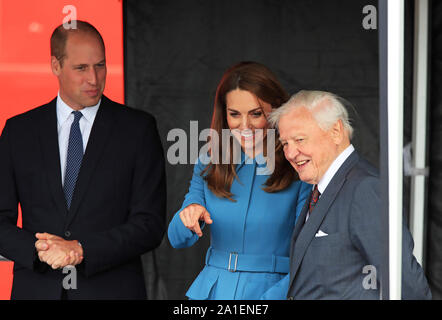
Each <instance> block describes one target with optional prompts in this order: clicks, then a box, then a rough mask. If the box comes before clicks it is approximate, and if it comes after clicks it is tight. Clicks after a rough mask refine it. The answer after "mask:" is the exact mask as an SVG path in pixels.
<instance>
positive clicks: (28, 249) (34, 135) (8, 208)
mask: <svg viewBox="0 0 442 320" xmlns="http://www.w3.org/2000/svg"><path fill="white" fill-rule="evenodd" d="M18 203H19V204H20V206H21V210H22V220H23V227H22V228H21V229H20V228H18V227H16V224H17V216H18V213H17V212H18V211H17V205H18ZM165 204H166V185H165V168H164V155H163V149H162V146H161V142H160V138H159V135H158V131H157V128H156V123H155V120H154V118H153V117H152V116H151V115H149V114H147V113H145V112H142V111H138V110H134V109H131V108H129V107H126V106H123V105H120V104H117V103H115V102H113V101H111V100H109V99H108V98H106V97H104V96H103V97H102V100H101V105H100V107H99V109H98V112H97V115H96V118H95V121H94V124H93V127H92V131H91V134H90V137H89V141H88V145H87V148H86V151H85V154H84V157H83V162H82V167H81V170H80V173H79V175H78V180H77V184H76V189H75V192H74V196H73V200H72V204H71V208H70V210H68V209H67V206H66V201H65V197H64V193H63V189H62V182H61V169H60V156H59V149H58V133H57V115H56V99H54V100H52V101H51V102H50V103H48V104H46V105H43V106H41V107H38V108H36V109H33V110H31V111H28V112H26V113H24V114H21V115H18V116H16V117H13V118H11V119H9V120H8V121H7V122H6V125H5V127H4V130H3V133H2V136H1V138H0V254H1V255H3V256H5V257H7V258H8V259H10V260H13V261H14V262H15V264H14V281H13V287H12V299H59V298H60V297H61V294H62V282H63V279H64V277H66V276H69V277H71V278H72V276H73V275H74V274H73V272H72V271H71V272H68V273H66V274H63V273H62V270H52V268H51V267H49V266H48V265H47V264H45V263H42V262H40V261H39V259H38V255H37V253H36V249H35V247H34V245H35V241H36V240H37V239H36V238H35V233H36V232H48V233H51V234H55V235H58V236H60V237H63V238H64V239H66V240H78V241H79V242H80V243H81V245H82V247H83V250H84V260H83V262H82V263H81V264H80V265H78V266H77V268H76V269H77V289H70V290H68V291H67V297H68V298H69V299H144V298H146V290H145V284H144V276H143V270H142V265H141V259H140V255H141V254H143V253H145V252H147V251H149V250H151V249H153V248H155V247H157V246H158V245H159V244H160V242H161V240H162V237H163V234H164V232H165Z"/></svg>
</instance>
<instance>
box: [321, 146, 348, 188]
mask: <svg viewBox="0 0 442 320" xmlns="http://www.w3.org/2000/svg"><path fill="white" fill-rule="evenodd" d="M354 150H355V148H354V147H353V145H352V144H350V145H349V146H348V147H347V148H345V150H344V151H342V152H341V153H340V154H339V156H338V157H337V158H336V159H335V160H334V161H333V162H332V164H331V165H330V167H328V169H327V171H326V172H325V174H324V176H323V177H322V178H321V180H320V181H319V183H318V190H319V192H320V193H321V194H323V193H324V191H325V188H327V186H328V184H329V183H330V181H331V179H332V178H333V177H334V175H335V174H336V172H337V171H338V170H339V168H340V167H341V166H342V164H343V163H344V162H345V160H347V158H348V157H349V156H350V155H351V154H352V152H353V151H354Z"/></svg>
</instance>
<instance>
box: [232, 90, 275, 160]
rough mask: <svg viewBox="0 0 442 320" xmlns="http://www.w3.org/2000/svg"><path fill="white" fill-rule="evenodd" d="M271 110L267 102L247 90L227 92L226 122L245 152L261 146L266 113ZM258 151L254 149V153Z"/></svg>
mask: <svg viewBox="0 0 442 320" xmlns="http://www.w3.org/2000/svg"><path fill="white" fill-rule="evenodd" d="M271 111H272V107H271V105H270V104H269V103H266V102H264V101H260V100H258V98H257V97H256V96H255V95H254V94H252V93H250V92H249V91H245V90H241V89H235V90H232V91H230V92H229V93H227V95H226V112H227V124H228V126H229V129H230V130H231V132H232V134H233V136H234V137H235V138H236V139H237V140H238V142H240V143H241V147H242V148H243V150H244V151H245V152H246V153H249V152H251V151H253V150H254V149H255V147H258V146H259V147H261V146H262V142H263V139H264V137H265V136H266V134H267V132H266V129H267V128H268V122H267V114H268V113H270V112H271ZM256 129H262V130H256ZM258 153H259V152H258V151H257V150H255V154H258Z"/></svg>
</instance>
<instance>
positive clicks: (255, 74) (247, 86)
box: [201, 62, 298, 201]
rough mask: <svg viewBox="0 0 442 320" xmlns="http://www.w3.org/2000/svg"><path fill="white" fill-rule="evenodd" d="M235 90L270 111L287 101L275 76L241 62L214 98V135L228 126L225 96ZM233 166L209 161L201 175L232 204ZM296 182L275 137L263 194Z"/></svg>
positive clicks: (249, 63)
mask: <svg viewBox="0 0 442 320" xmlns="http://www.w3.org/2000/svg"><path fill="white" fill-rule="evenodd" d="M235 89H241V90H245V91H248V92H250V93H252V94H254V95H255V96H256V97H257V98H258V99H259V100H262V101H264V102H267V103H269V104H270V105H271V106H272V108H279V106H281V105H282V104H283V103H285V102H287V100H288V98H289V96H288V94H287V93H286V92H285V90H284V89H283V88H282V86H281V84H280V83H279V81H278V79H277V78H276V76H275V75H274V74H273V73H272V72H271V71H270V70H269V69H268V68H267V67H266V66H264V65H262V64H260V63H257V62H240V63H238V64H236V65H234V66H232V67H231V68H229V69H228V70H227V71H226V72H225V73H224V75H223V77H222V78H221V81H220V83H219V85H218V88H217V90H216V95H215V105H214V110H213V116H212V125H211V128H212V129H213V130H215V131H216V132H217V134H218V137H221V135H222V130H223V129H229V127H228V124H227V111H226V95H227V94H228V93H229V92H230V91H232V90H235ZM223 147H225V146H223ZM230 147H232V142H230ZM230 150H232V148H231V149H230ZM219 152H220V151H219ZM229 154H230V158H231V160H232V157H233V156H232V154H233V152H229ZM235 167H236V165H235V164H234V163H233V161H229V163H228V164H225V163H222V162H221V163H216V164H214V163H212V162H210V163H209V164H208V165H207V167H206V168H205V169H204V170H203V172H202V173H201V175H202V176H203V177H204V179H205V180H206V181H207V184H208V187H209V189H210V190H211V191H212V192H213V193H214V194H215V195H217V196H218V197H224V198H227V199H229V200H232V201H234V200H233V199H232V196H233V194H232V193H231V192H230V189H231V187H232V183H233V179H235V178H238V177H237V176H236V170H235ZM297 179H298V175H297V174H296V172H295V170H294V169H293V168H292V167H291V165H290V163H289V162H288V161H287V160H286V159H285V157H284V153H283V149H282V145H281V143H280V142H279V139H278V137H276V141H275V169H274V171H273V173H272V174H271V175H270V177H269V178H268V179H267V181H266V182H265V187H264V188H263V190H264V191H266V192H278V191H280V190H283V189H285V188H287V187H288V186H289V185H290V184H291V183H292V182H293V181H295V180H297Z"/></svg>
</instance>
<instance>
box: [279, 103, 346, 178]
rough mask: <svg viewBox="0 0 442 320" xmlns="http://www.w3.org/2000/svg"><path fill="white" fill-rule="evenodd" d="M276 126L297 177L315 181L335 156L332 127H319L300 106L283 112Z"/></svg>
mask: <svg viewBox="0 0 442 320" xmlns="http://www.w3.org/2000/svg"><path fill="white" fill-rule="evenodd" d="M278 127H279V134H280V140H281V143H282V145H283V146H284V154H285V157H286V158H287V160H288V161H289V162H290V164H291V165H292V166H293V168H295V170H296V171H297V172H298V175H299V178H300V179H301V180H302V181H304V182H307V183H310V184H317V183H318V182H319V181H320V180H321V178H322V177H323V175H324V174H325V172H326V171H327V169H328V168H329V167H330V165H331V164H332V162H333V161H334V159H336V157H337V156H338V155H339V152H338V145H337V142H336V139H334V136H333V133H332V130H329V131H324V130H322V129H321V128H320V127H319V126H318V124H317V122H316V120H315V119H314V118H313V116H312V114H311V112H310V111H308V110H307V109H306V108H303V107H302V108H298V109H295V110H293V111H291V112H289V113H288V114H286V115H283V116H282V117H281V118H280V120H279V124H278Z"/></svg>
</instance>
